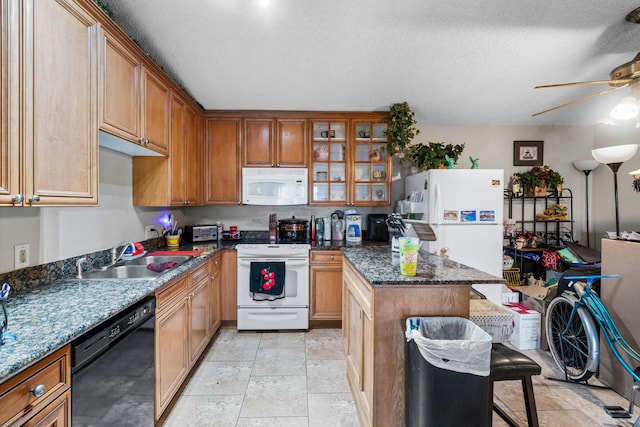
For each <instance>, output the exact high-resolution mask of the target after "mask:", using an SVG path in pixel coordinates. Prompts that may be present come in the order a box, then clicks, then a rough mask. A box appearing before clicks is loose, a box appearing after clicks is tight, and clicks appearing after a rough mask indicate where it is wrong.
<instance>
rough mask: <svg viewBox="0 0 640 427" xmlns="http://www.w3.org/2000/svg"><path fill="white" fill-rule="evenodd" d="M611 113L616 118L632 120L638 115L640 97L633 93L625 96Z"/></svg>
mask: <svg viewBox="0 0 640 427" xmlns="http://www.w3.org/2000/svg"><path fill="white" fill-rule="evenodd" d="M609 115H610V116H611V117H612V118H614V119H616V120H631V119H633V118H636V117H638V99H637V98H636V97H635V96H633V95H628V96H625V97H624V98H622V100H621V101H620V102H618V104H617V105H616V106H615V107H613V110H611V113H609Z"/></svg>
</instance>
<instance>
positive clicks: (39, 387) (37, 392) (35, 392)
mask: <svg viewBox="0 0 640 427" xmlns="http://www.w3.org/2000/svg"><path fill="white" fill-rule="evenodd" d="M45 390H46V388H45V386H44V384H38V385H37V386H35V387H34V388H32V389H31V390H29V391H30V392H31V394H33V395H34V396H35V397H40V396H42V395H43V394H44V392H45Z"/></svg>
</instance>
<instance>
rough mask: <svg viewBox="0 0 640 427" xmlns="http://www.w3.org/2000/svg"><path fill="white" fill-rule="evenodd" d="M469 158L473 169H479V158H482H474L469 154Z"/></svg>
mask: <svg viewBox="0 0 640 427" xmlns="http://www.w3.org/2000/svg"><path fill="white" fill-rule="evenodd" d="M469 160H471V169H478V160H480V158H477V159H474V158H473V157H471V156H469Z"/></svg>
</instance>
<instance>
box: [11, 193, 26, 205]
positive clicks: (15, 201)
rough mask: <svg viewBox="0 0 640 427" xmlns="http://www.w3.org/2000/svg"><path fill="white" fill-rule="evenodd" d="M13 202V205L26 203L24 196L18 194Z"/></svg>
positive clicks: (12, 199)
mask: <svg viewBox="0 0 640 427" xmlns="http://www.w3.org/2000/svg"><path fill="white" fill-rule="evenodd" d="M11 201H12V202H13V203H22V202H24V195H22V194H16V195H15V196H13V198H11Z"/></svg>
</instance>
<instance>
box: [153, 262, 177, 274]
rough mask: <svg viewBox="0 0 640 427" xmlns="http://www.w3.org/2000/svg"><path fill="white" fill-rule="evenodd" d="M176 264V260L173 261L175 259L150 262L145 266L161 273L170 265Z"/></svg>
mask: <svg viewBox="0 0 640 427" xmlns="http://www.w3.org/2000/svg"><path fill="white" fill-rule="evenodd" d="M176 264H177V262H175V261H167V262H152V263H150V264H148V265H147V268H148V269H149V270H152V271H157V272H158V273H162V272H163V271H165V270H168V269H170V268H171V267H173V266H174V265H176Z"/></svg>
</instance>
